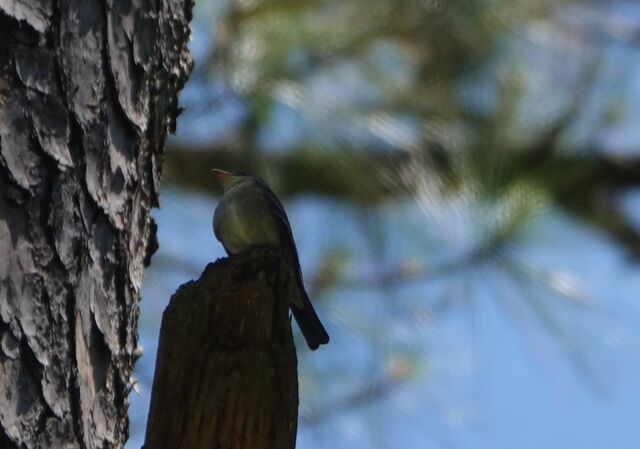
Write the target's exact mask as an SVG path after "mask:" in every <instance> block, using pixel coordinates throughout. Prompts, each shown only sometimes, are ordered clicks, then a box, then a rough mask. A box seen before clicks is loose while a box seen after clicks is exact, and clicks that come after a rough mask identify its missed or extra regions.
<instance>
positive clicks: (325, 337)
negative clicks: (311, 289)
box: [291, 291, 329, 351]
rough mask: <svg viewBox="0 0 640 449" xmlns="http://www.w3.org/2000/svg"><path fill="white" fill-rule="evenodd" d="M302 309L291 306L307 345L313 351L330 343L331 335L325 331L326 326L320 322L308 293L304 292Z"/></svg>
mask: <svg viewBox="0 0 640 449" xmlns="http://www.w3.org/2000/svg"><path fill="white" fill-rule="evenodd" d="M301 296H302V305H303V307H302V309H300V308H298V307H296V306H295V305H293V304H291V312H293V317H294V318H295V319H296V322H297V323H298V327H300V330H301V331H302V335H304V339H305V340H306V341H307V345H309V348H310V349H311V350H312V351H315V350H316V349H318V346H320V345H324V344H327V343H329V334H327V331H326V330H325V328H324V326H323V325H322V323H321V322H320V318H318V315H316V311H315V310H313V306H312V305H311V301H310V300H309V297H308V296H307V294H306V292H304V291H303V292H302V294H301Z"/></svg>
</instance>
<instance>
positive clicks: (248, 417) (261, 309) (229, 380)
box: [144, 248, 298, 449]
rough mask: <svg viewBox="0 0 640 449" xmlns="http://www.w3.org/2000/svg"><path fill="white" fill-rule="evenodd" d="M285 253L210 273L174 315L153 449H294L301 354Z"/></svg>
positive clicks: (240, 259)
mask: <svg viewBox="0 0 640 449" xmlns="http://www.w3.org/2000/svg"><path fill="white" fill-rule="evenodd" d="M287 276H288V274H287V270H286V268H285V265H284V264H282V263H281V259H280V256H279V253H278V252H276V251H272V250H269V249H266V248H252V249H250V250H247V251H244V252H242V253H240V254H238V255H235V256H233V257H231V258H226V259H219V260H218V261H216V262H215V263H213V264H209V265H208V266H207V267H206V268H205V270H204V272H203V273H202V275H201V276H200V279H198V280H197V281H191V282H188V283H186V284H184V285H182V286H180V287H179V288H178V290H177V291H176V293H175V294H174V295H173V296H172V297H171V301H170V303H169V305H168V306H167V308H166V309H165V311H164V313H163V317H162V325H161V328H160V341H159V345H158V355H157V359H156V369H155V375H154V381H153V388H152V392H151V405H150V409H149V420H148V423H147V430H146V436H145V445H144V449H204V448H206V449H214V448H215V449H293V448H295V439H296V430H297V416H298V379H297V370H296V365H297V361H296V353H295V347H294V344H293V336H292V333H291V322H290V318H289V308H288V300H287V297H286V295H283V294H280V292H285V291H286V289H285V288H284V285H286V284H285V283H286V277H287Z"/></svg>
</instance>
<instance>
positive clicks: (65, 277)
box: [0, 0, 192, 449]
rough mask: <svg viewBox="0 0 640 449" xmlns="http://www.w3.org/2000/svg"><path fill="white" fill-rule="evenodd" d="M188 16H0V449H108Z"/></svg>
mask: <svg viewBox="0 0 640 449" xmlns="http://www.w3.org/2000/svg"><path fill="white" fill-rule="evenodd" d="M191 6H192V4H191V1H190V0H158V1H150V0H122V1H120V0H118V1H115V0H60V1H53V0H21V1H14V0H0V342H1V345H0V448H2V449H12V448H55V449H65V448H73V449H77V448H79V449H85V448H87V449H88V448H101V449H102V448H121V447H122V446H123V444H124V442H125V441H126V439H127V433H128V423H127V395H128V391H129V389H130V387H131V377H130V376H131V372H132V369H133V363H134V360H135V358H136V354H137V352H136V347H137V330H136V327H137V323H138V300H139V288H140V283H141V281H142V274H143V271H144V266H145V264H147V263H148V261H149V259H150V257H151V254H152V253H153V251H154V249H155V246H156V243H155V242H156V240H155V226H154V224H153V222H152V220H151V217H150V214H149V211H150V209H151V207H153V206H154V205H156V204H157V202H158V200H157V196H158V188H159V182H160V172H161V166H162V150H163V148H164V143H165V139H166V136H167V133H168V132H169V131H170V130H172V128H173V127H174V123H175V118H176V115H177V113H178V107H177V102H178V100H177V98H178V96H177V95H178V91H179V90H180V89H181V88H182V86H183V84H184V82H185V81H186V78H187V75H188V73H189V70H190V67H191V57H190V55H189V52H188V50H187V43H188V40H189V20H190V19H191Z"/></svg>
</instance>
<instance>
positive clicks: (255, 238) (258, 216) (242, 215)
mask: <svg viewBox="0 0 640 449" xmlns="http://www.w3.org/2000/svg"><path fill="white" fill-rule="evenodd" d="M213 227H214V232H215V234H216V237H217V238H218V240H220V241H221V242H222V243H223V244H224V246H225V248H227V250H228V251H229V252H230V253H231V254H235V253H237V252H240V251H242V250H244V249H246V248H247V247H249V246H252V245H270V246H274V247H277V246H279V243H280V233H279V232H278V229H277V226H276V224H275V221H274V220H273V218H272V217H271V211H270V210H269V208H268V205H267V203H266V201H265V200H264V199H263V197H262V195H261V193H260V190H258V189H257V187H254V186H252V185H248V186H238V187H235V188H232V189H231V190H230V191H229V192H227V193H226V194H225V195H224V196H223V197H222V199H221V200H220V203H219V204H218V207H217V208H216V212H215V214H214V217H213Z"/></svg>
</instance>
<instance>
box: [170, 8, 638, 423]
mask: <svg viewBox="0 0 640 449" xmlns="http://www.w3.org/2000/svg"><path fill="white" fill-rule="evenodd" d="M197 8H198V13H197V15H196V17H195V20H196V23H195V25H196V31H197V30H198V29H200V36H201V38H202V36H205V37H204V38H203V39H201V41H200V42H199V44H198V47H197V48H196V49H194V51H195V53H196V57H197V65H196V70H195V72H194V78H193V79H192V81H191V87H190V88H189V89H191V93H189V89H187V92H186V93H185V101H186V103H187V110H186V112H185V115H184V118H183V121H182V127H183V129H182V131H181V134H180V135H179V136H178V138H177V139H174V140H173V142H172V143H171V145H170V147H169V149H168V151H167V153H166V161H165V167H166V168H165V178H166V180H167V181H168V182H170V183H173V184H177V185H180V186H182V187H184V188H187V189H198V190H205V191H209V192H215V191H216V190H215V185H214V182H213V179H211V177H210V176H209V172H208V170H207V169H208V168H212V167H220V168H225V167H233V168H241V169H245V170H249V171H252V172H255V173H258V174H261V175H262V176H264V177H266V178H267V179H268V180H269V181H270V182H271V184H272V185H273V186H274V188H275V190H276V191H278V193H279V194H280V195H282V196H283V197H288V196H291V195H295V194H298V193H314V194H319V195H324V196H328V197H331V198H335V199H337V200H340V201H343V202H346V203H347V204H349V205H351V207H352V208H353V209H354V210H355V211H356V212H355V215H356V217H358V218H356V220H362V226H361V229H363V231H362V235H363V236H364V237H365V239H366V240H367V242H369V257H370V258H371V259H372V260H373V262H371V261H367V260H353V259H352V258H351V255H350V253H349V251H348V250H347V249H345V248H339V247H337V248H333V249H331V250H329V251H327V252H326V254H325V256H324V257H323V258H322V260H321V262H320V264H319V266H318V267H317V268H316V271H315V275H313V276H311V277H310V278H309V279H308V281H309V284H310V286H311V288H312V289H313V294H314V295H316V296H319V297H325V296H327V295H326V294H328V293H329V292H331V291H332V290H333V291H336V290H339V289H354V288H361V289H367V288H374V289H375V290H376V291H377V292H378V293H379V294H381V295H382V296H383V297H384V298H386V299H384V302H385V304H387V305H388V306H389V308H390V310H396V309H397V308H405V309H403V310H404V312H403V313H404V315H403V316H405V317H406V316H411V317H412V318H411V319H412V320H416V321H417V320H420V319H424V317H425V316H427V315H429V314H431V313H434V312H437V311H441V310H445V309H446V308H447V306H446V304H445V303H446V302H447V301H448V298H450V297H456V298H459V297H461V296H462V297H464V296H465V295H466V292H465V291H464V288H466V287H464V286H465V285H467V284H466V282H467V281H466V280H465V281H463V282H460V277H459V276H460V274H461V273H464V272H468V271H472V272H473V271H474V270H478V269H483V267H487V266H489V267H491V268H492V269H494V270H497V271H498V272H499V274H500V276H501V278H502V279H503V280H505V282H506V283H507V284H508V285H510V286H511V287H513V286H515V287H516V289H517V290H518V292H519V293H520V296H521V298H522V299H523V304H524V307H526V308H527V309H528V310H529V311H530V312H531V313H532V314H533V315H534V316H535V317H537V320H538V322H539V323H540V325H541V328H543V329H544V330H545V331H546V332H547V333H548V334H549V335H550V336H551V338H553V339H555V340H556V342H558V343H559V346H560V347H561V348H562V349H563V350H564V351H565V352H566V354H567V355H568V358H569V360H570V361H571V363H572V364H573V365H574V366H575V367H576V368H577V369H578V371H580V372H582V373H583V374H585V377H587V378H590V376H591V375H590V368H589V366H588V365H589V362H588V361H585V352H586V351H585V350H584V348H582V347H581V345H580V339H579V338H576V337H575V336H574V335H573V334H572V333H571V332H572V331H571V329H570V328H571V327H572V326H571V325H569V324H568V320H567V319H566V317H564V313H565V312H563V311H562V309H563V308H564V307H565V306H567V305H568V304H570V306H569V307H570V308H571V307H573V308H575V310H581V311H584V310H586V311H587V312H586V313H591V311H593V310H595V309H597V307H595V306H593V305H592V303H591V301H590V300H586V299H585V298H586V296H587V295H585V294H584V292H582V291H581V290H580V288H579V287H577V286H576V285H574V284H579V282H578V281H575V282H574V281H573V280H572V281H569V280H568V279H569V277H567V275H565V274H563V273H560V272H557V271H554V270H553V269H551V268H550V269H545V268H541V267H535V266H532V265H531V264H529V263H527V262H524V261H523V260H522V258H520V257H519V255H518V254H517V251H516V254H515V255H514V250H513V248H514V246H516V247H517V243H518V242H519V240H520V239H522V238H523V236H525V235H526V234H527V232H528V230H529V228H530V226H531V225H532V224H534V223H535V221H536V219H537V217H539V216H540V215H541V214H543V213H545V212H546V211H548V210H550V209H560V210H563V211H564V212H566V213H568V214H569V215H570V216H572V217H574V218H578V219H580V220H584V221H585V222H587V223H589V224H590V225H592V226H594V227H595V228H597V229H599V230H600V231H602V232H603V233H605V234H608V235H609V237H611V238H612V240H613V241H615V242H617V243H618V244H619V246H620V247H621V248H623V249H624V250H625V251H627V252H628V253H629V254H630V255H631V256H632V257H633V258H635V259H637V258H638V257H640V234H639V233H638V230H637V228H635V227H634V225H633V224H632V223H630V222H629V221H628V217H627V216H626V215H625V214H624V213H623V212H622V210H621V209H620V206H619V200H618V198H619V195H620V193H622V192H625V191H626V190H627V189H629V188H633V187H637V186H638V184H639V183H640V152H638V151H635V152H626V153H624V154H621V153H620V152H618V151H614V150H615V148H613V149H612V145H611V144H610V143H609V142H608V141H607V139H605V138H603V135H605V134H606V131H608V130H609V129H610V128H611V127H612V126H614V125H615V124H616V123H618V122H621V121H623V120H624V119H625V117H626V116H627V114H626V108H627V107H628V105H627V104H625V101H624V98H623V97H624V93H623V92H622V91H618V90H616V89H617V87H618V86H619V85H620V84H621V80H622V79H623V77H622V75H620V74H618V75H616V74H615V73H616V72H615V71H613V72H614V74H613V75H612V69H611V67H612V66H615V65H616V64H617V63H616V61H615V60H614V61H613V62H612V61H611V60H610V58H609V56H608V55H609V48H610V47H611V46H612V45H617V44H619V43H620V42H622V43H623V44H624V45H633V42H627V41H625V36H626V35H625V34H624V33H622V34H621V33H619V32H618V31H620V30H619V29H617V28H616V27H615V26H613V25H611V21H610V20H608V17H609V16H608V11H607V2H604V1H603V2H599V1H580V0H561V1H557V0H556V1H549V0H542V1H540V0H482V1H478V0H452V1H439V0H401V1H398V0H376V1H375V2H371V1H366V0H352V1H347V2H345V1H342V0H236V1H229V2H227V3H222V2H213V1H211V2H200V3H199V4H198V7H197ZM578 12H581V15H580V14H578ZM576 17H579V19H576ZM196 36H198V33H196ZM211 92H213V94H212V93H211ZM216 123H224V125H223V126H214V124H216ZM406 204H410V205H411V206H410V207H411V208H414V209H420V210H422V211H423V213H424V217H425V221H426V222H427V223H428V229H429V232H426V231H423V230H422V229H419V230H418V231H416V232H412V231H410V230H409V228H410V220H409V219H405V218H398V221H399V223H398V222H394V221H393V218H389V217H388V215H387V214H389V212H388V211H389V210H393V211H395V212H394V213H398V214H399V212H398V211H397V209H396V208H394V207H395V206H397V205H406ZM398 207H399V206H398ZM444 216H446V218H442V217H444ZM439 219H442V220H444V221H443V223H440V224H439V223H438V220H439ZM417 226H422V225H417ZM464 227H466V228H465V229H463V228H464ZM426 228H427V227H426V226H425V229H426ZM433 229H441V230H442V235H446V236H448V233H451V234H453V237H452V240H453V241H454V243H455V244H458V243H459V242H466V241H467V240H468V241H470V244H469V245H466V246H464V250H462V251H459V252H458V253H456V254H454V255H453V256H450V254H449V253H447V252H441V253H439V254H441V256H440V258H439V260H437V261H434V260H433V258H429V257H427V256H425V255H424V254H420V251H423V250H424V248H427V247H428V248H430V251H432V254H433V253H434V252H435V253H436V254H438V249H437V248H436V249H433V245H432V243H429V244H423V243H420V239H421V238H424V239H428V238H431V237H432V236H433V234H434V233H436V232H437V231H433ZM400 230H402V232H399V231H400ZM393 232H396V233H401V234H404V233H407V234H408V236H404V237H399V236H397V235H390V233H393ZM424 235H427V237H424ZM448 237H450V236H448ZM448 237H447V238H448ZM402 238H404V239H405V240H410V242H409V243H407V242H404V243H403V245H404V246H402V248H405V249H407V250H406V251H405V254H402V256H401V257H397V256H396V255H394V254H392V251H390V250H389V248H394V247H396V246H398V245H399V244H398V243H397V240H398V239H400V240H402ZM455 244H454V245H452V246H454V247H455V246H456V245H455ZM429 245H432V246H429ZM452 252H453V253H455V251H452ZM416 253H417V254H416ZM449 256H450V257H449ZM371 264H372V265H374V267H373V268H371V267H370V266H369V265H371ZM363 267H364V268H363ZM443 278H445V279H449V280H450V284H449V285H453V286H455V288H456V289H457V288H461V287H460V286H461V285H462V286H463V287H462V291H458V290H456V291H455V293H452V291H453V290H452V289H450V288H449V287H447V288H444V289H443V291H442V294H441V297H440V299H442V301H441V300H440V299H438V298H437V297H434V296H433V295H432V296H431V299H430V300H429V301H427V300H425V301H424V302H425V304H424V305H423V306H415V305H411V306H410V305H409V304H408V303H406V304H403V303H402V302H401V301H396V300H395V296H396V295H397V292H396V286H397V285H399V284H400V285H402V284H411V283H420V282H422V281H424V280H434V281H436V282H437V281H439V280H441V279H443ZM436 296H437V295H436ZM443 298H444V299H443ZM427 302H428V304H427ZM332 307H333V308H332V309H331V313H332V319H333V320H334V321H335V322H337V323H345V326H351V327H352V328H354V329H358V328H359V326H360V325H362V326H361V327H360V328H359V329H361V331H362V333H364V334H366V335H368V336H369V337H370V338H371V339H372V340H375V339H376V338H377V337H379V336H378V335H377V332H376V331H375V330H370V329H369V330H368V329H367V322H366V317H364V316H362V315H361V314H362V311H361V310H356V311H354V310H350V309H349V306H348V305H344V304H343V305H342V307H339V306H332ZM555 307H559V309H555ZM563 317H564V318H563ZM363 320H364V321H363ZM414 324H415V323H414ZM381 344H382V343H381V342H380V341H376V343H375V344H374V346H375V347H376V348H378V349H379V347H380V345H381ZM387 344H388V345H391V346H392V347H391V348H390V347H384V348H383V349H379V350H380V351H381V353H382V354H384V355H383V356H381V357H382V358H384V359H385V360H386V362H388V363H386V362H385V364H383V365H385V366H387V367H391V368H389V369H387V370H385V369H383V370H382V372H379V373H375V374H376V376H373V377H371V378H370V379H369V378H367V382H360V383H358V382H356V380H357V379H353V378H352V379H351V380H349V375H352V376H356V375H355V374H353V373H351V374H349V373H342V374H344V376H343V377H342V380H343V382H345V383H346V384H348V385H352V384H353V383H354V382H355V386H353V385H352V386H353V388H351V389H350V390H349V393H348V394H344V395H342V396H340V399H337V400H336V401H334V405H335V404H342V405H341V406H340V407H342V406H344V407H348V406H354V407H355V406H357V405H358V404H360V403H361V402H362V401H363V400H365V399H372V398H377V397H379V396H381V395H384V394H385V392H386V391H388V390H390V389H393V388H394V387H395V386H397V384H398V383H399V382H404V381H406V380H407V379H410V378H411V375H410V374H408V373H411V372H418V371H419V370H420V368H421V367H420V363H418V362H416V360H418V356H416V352H417V351H418V350H417V349H416V347H415V346H411V345H408V344H407V343H406V341H405V342H404V343H403V344H402V345H400V344H399V345H394V344H391V343H388V342H387ZM343 362H344V361H343ZM343 365H344V363H343ZM343 365H340V362H339V361H336V366H337V367H336V366H333V368H332V369H333V371H331V372H332V376H333V377H334V378H335V377H340V375H341V372H340V366H342V367H343V368H344V366H343ZM398 367H401V368H398ZM347 371H348V370H347ZM360 374H361V373H360ZM356 377H357V376H356ZM314 382H315V379H314V375H313V374H312V373H306V375H305V376H303V380H302V388H303V390H304V389H305V388H306V386H307V385H311V384H313V383H314ZM592 383H593V384H595V383H596V382H595V381H593V382H592ZM325 399H326V398H325ZM314 407H315V408H312V409H310V410H309V411H307V414H306V415H305V417H304V419H305V420H306V422H308V423H313V422H316V421H318V420H320V419H321V418H322V417H323V416H326V415H327V414H329V411H328V409H327V410H325V408H323V407H322V406H319V405H317V404H316V405H315V406H314Z"/></svg>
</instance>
